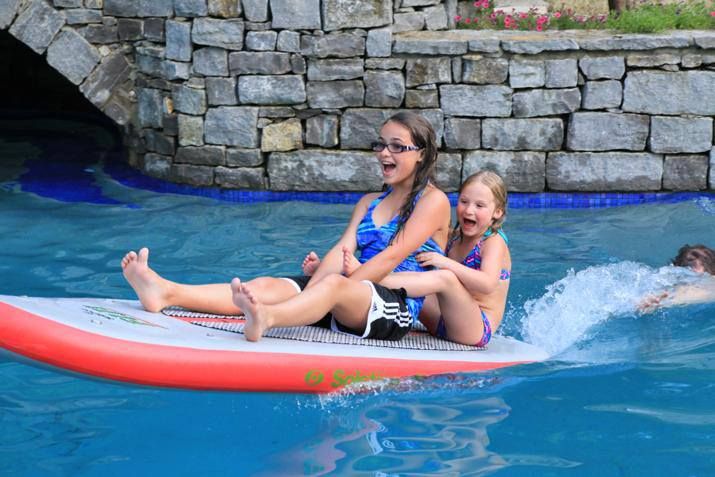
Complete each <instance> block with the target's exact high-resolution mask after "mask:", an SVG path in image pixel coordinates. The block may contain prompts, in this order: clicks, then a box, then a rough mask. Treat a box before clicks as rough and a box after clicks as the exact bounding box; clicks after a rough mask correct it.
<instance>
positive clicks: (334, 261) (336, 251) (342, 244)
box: [308, 194, 378, 287]
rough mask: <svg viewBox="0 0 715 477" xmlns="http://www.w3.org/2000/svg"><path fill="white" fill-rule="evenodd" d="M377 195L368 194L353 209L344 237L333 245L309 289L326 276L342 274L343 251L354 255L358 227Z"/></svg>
mask: <svg viewBox="0 0 715 477" xmlns="http://www.w3.org/2000/svg"><path fill="white" fill-rule="evenodd" d="M377 195H378V194H366V195H364V196H363V197H362V198H361V199H360V201H359V202H358V203H357V205H356V206H355V208H354V209H353V214H352V216H351V217H350V222H349V223H348V226H347V227H346V228H345V231H344V232H343V235H342V236H341V237H340V240H338V242H337V243H336V244H335V245H333V248H331V249H330V251H328V253H327V254H325V256H324V257H323V258H322V260H321V262H320V265H319V266H318V269H317V270H315V273H313V276H312V278H311V279H310V282H308V286H309V287H310V286H311V285H313V284H314V283H317V282H318V281H320V280H321V279H322V278H323V277H325V276H326V275H330V274H331V273H340V272H341V271H342V268H343V249H344V248H345V249H347V250H350V251H351V252H353V253H354V252H355V250H356V249H357V228H358V225H359V224H360V221H361V220H362V218H363V217H364V216H365V213H366V212H367V209H368V207H369V206H370V202H372V200H373V199H375V197H377Z"/></svg>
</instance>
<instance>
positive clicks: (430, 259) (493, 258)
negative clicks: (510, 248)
mask: <svg viewBox="0 0 715 477" xmlns="http://www.w3.org/2000/svg"><path fill="white" fill-rule="evenodd" d="M497 237H498V238H497ZM506 253H507V246H506V243H504V240H503V239H502V238H501V237H499V236H498V235H495V236H494V238H490V239H488V240H486V241H485V242H484V245H483V246H482V264H481V269H480V270H475V269H473V268H470V267H467V266H465V265H462V264H461V263H459V262H457V261H455V260H452V259H451V258H449V257H444V256H442V255H438V254H435V253H423V254H420V255H419V256H418V257H417V259H418V260H420V264H422V265H423V266H428V265H431V266H434V267H436V268H440V269H444V270H450V271H451V272H452V273H454V274H455V275H456V276H457V278H458V279H459V281H460V282H462V284H463V285H464V288H466V289H467V291H468V292H469V293H481V294H489V293H492V292H493V291H494V290H496V289H497V286H498V285H499V275H500V274H501V268H502V263H503V262H504V255H505V254H506Z"/></svg>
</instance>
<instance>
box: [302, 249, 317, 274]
mask: <svg viewBox="0 0 715 477" xmlns="http://www.w3.org/2000/svg"><path fill="white" fill-rule="evenodd" d="M301 266H302V268H303V275H305V276H307V277H311V276H313V274H314V273H315V271H316V270H317V269H318V267H319V266H320V257H318V254H317V253H315V252H310V253H309V254H308V255H306V256H305V258H304V259H303V264H302V265H301Z"/></svg>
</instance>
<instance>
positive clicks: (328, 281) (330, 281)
mask: <svg viewBox="0 0 715 477" xmlns="http://www.w3.org/2000/svg"><path fill="white" fill-rule="evenodd" d="M349 280H350V279H349V278H346V277H344V276H342V275H340V274H337V273H331V274H330V275H325V276H324V277H323V278H321V279H320V281H318V283H316V284H315V286H320V287H321V288H323V290H326V289H329V290H337V289H340V288H341V287H343V286H344V285H345V283H346V282H347V281H349Z"/></svg>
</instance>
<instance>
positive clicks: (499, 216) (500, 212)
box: [492, 209, 504, 220]
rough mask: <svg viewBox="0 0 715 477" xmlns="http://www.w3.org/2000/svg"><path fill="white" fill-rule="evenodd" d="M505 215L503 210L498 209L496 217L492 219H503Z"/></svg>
mask: <svg viewBox="0 0 715 477" xmlns="http://www.w3.org/2000/svg"><path fill="white" fill-rule="evenodd" d="M503 215H504V211H503V210H501V209H497V210H495V211H494V215H492V219H493V220H498V219H501V218H502V216H503Z"/></svg>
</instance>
